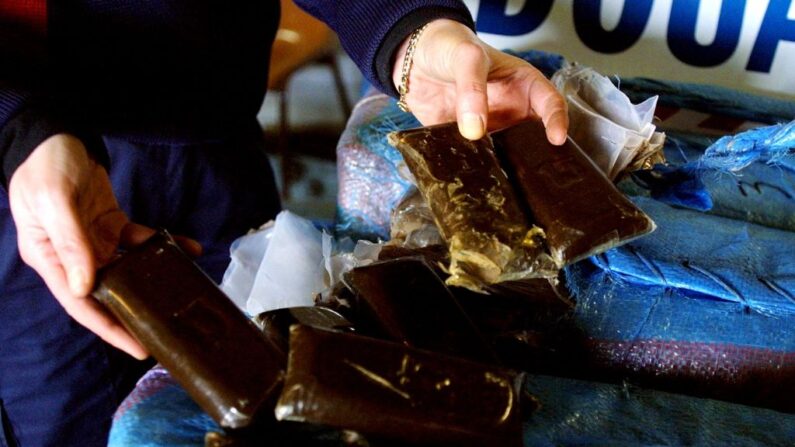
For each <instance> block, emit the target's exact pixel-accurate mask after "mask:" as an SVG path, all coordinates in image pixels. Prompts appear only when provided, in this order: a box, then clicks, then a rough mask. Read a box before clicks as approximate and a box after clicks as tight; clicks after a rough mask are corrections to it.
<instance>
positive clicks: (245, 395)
mask: <svg viewBox="0 0 795 447" xmlns="http://www.w3.org/2000/svg"><path fill="white" fill-rule="evenodd" d="M93 294H94V296H95V297H96V298H97V299H98V300H99V301H100V302H102V303H103V304H104V305H105V306H106V307H107V308H108V309H110V311H111V312H112V313H113V314H114V315H115V316H116V318H117V319H118V320H119V321H121V323H122V324H123V325H124V326H125V327H126V328H127V329H128V330H129V331H130V332H131V333H132V334H133V335H134V336H135V337H136V338H137V339H138V340H139V341H140V342H141V344H143V345H144V346H145V347H146V348H147V349H148V350H149V352H151V353H152V355H153V356H154V357H155V359H157V360H158V361H159V362H160V363H162V364H163V366H164V367H165V368H166V369H168V371H169V372H170V373H171V375H172V376H173V377H174V379H175V380H177V382H179V384H180V385H181V386H182V387H183V388H184V389H185V390H186V391H187V392H188V393H189V394H190V396H191V397H192V398H193V399H194V400H195V401H196V403H198V404H199V405H200V406H201V407H202V408H203V409H204V410H205V411H206V412H207V413H208V414H209V415H210V416H212V417H213V419H215V421H216V422H218V424H220V425H221V426H223V427H228V428H241V427H245V426H248V425H249V424H251V423H252V422H253V421H255V420H256V419H259V416H261V415H262V416H264V417H266V418H272V413H271V412H272V410H273V403H274V402H275V400H276V396H277V393H278V391H279V389H280V387H281V384H282V380H283V376H284V367H285V363H286V358H285V356H284V353H283V352H282V351H281V350H280V349H279V348H278V347H277V346H275V345H274V344H273V343H272V342H271V341H269V340H268V339H266V338H265V337H264V336H263V335H262V334H261V333H260V331H259V330H258V329H257V327H256V326H255V325H254V324H253V323H252V322H250V321H249V320H248V319H247V318H246V317H245V315H243V313H241V312H240V310H238V309H237V307H235V305H234V304H233V303H232V302H231V301H230V300H229V298H227V297H226V296H225V295H224V294H223V292H221V290H220V289H219V288H218V287H217V286H216V285H215V283H213V281H212V280H211V279H210V278H209V277H207V276H206V275H205V274H204V272H202V271H201V269H199V268H198V267H197V266H196V264H194V263H193V261H191V259H190V258H189V257H188V256H187V255H186V254H185V253H183V252H182V250H181V249H180V248H179V247H178V246H177V244H176V243H175V242H174V240H173V239H172V238H171V237H170V236H169V235H168V234H167V233H165V232H161V233H158V234H156V235H155V236H153V237H152V238H150V239H149V240H148V241H147V242H145V243H144V244H142V245H141V246H139V247H136V248H135V249H133V250H131V251H129V252H127V253H125V254H124V255H122V256H121V257H119V258H118V259H116V260H115V261H113V262H112V263H111V264H109V265H107V266H106V267H105V268H103V269H102V270H101V271H100V272H99V274H98V277H97V286H96V289H95V290H94V292H93Z"/></svg>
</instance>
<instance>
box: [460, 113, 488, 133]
mask: <svg viewBox="0 0 795 447" xmlns="http://www.w3.org/2000/svg"><path fill="white" fill-rule="evenodd" d="M458 131H459V132H461V135H463V136H464V137H465V138H468V139H470V140H477V139H479V138H482V137H483V133H484V132H485V129H483V120H482V119H480V115H478V114H477V113H472V112H465V113H463V114H462V115H461V121H460V122H459V123H458Z"/></svg>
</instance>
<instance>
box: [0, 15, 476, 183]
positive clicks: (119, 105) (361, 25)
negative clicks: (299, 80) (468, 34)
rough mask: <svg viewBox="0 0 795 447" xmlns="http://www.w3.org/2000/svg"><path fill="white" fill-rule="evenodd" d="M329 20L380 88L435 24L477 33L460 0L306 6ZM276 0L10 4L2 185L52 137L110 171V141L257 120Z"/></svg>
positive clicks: (3, 41) (2, 30) (2, 74)
mask: <svg viewBox="0 0 795 447" xmlns="http://www.w3.org/2000/svg"><path fill="white" fill-rule="evenodd" d="M296 3H297V4H299V5H300V6H302V7H303V8H304V9H306V10H308V11H309V12H311V13H312V14H313V15H315V16H317V17H318V18H320V19H321V20H323V21H324V22H326V23H328V24H329V25H330V26H331V28H332V29H334V30H335V31H336V32H337V34H338V35H339V37H340V41H341V42H342V45H343V47H344V48H345V50H346V51H347V52H348V54H349V55H350V56H351V58H352V59H353V60H354V62H355V63H356V64H357V65H358V66H359V68H360V69H361V70H362V73H363V74H364V75H365V77H366V78H367V79H368V80H369V81H370V82H372V83H373V84H375V85H376V86H377V87H379V88H380V89H382V90H383V91H386V92H388V93H392V94H395V92H394V87H393V86H392V85H391V78H390V73H391V59H392V55H393V53H394V51H395V49H396V48H397V47H398V46H399V45H400V42H402V41H403V39H404V38H405V37H406V36H407V35H408V34H409V33H410V32H411V30H413V29H415V28H417V27H419V26H421V25H422V24H423V23H425V22H428V21H430V20H433V19H435V18H442V17H446V18H452V19H455V20H459V21H461V22H464V23H467V24H468V25H469V26H473V24H472V19H471V17H470V15H469V12H468V11H467V9H466V7H465V6H464V5H463V3H462V2H461V1H460V0H296ZM278 17H279V2H278V1H276V0H260V1H239V2H222V1H220V0H148V1H146V2H140V1H133V0H69V1H66V0H57V1H56V0H51V1H49V2H47V1H46V0H11V1H10V2H9V1H6V2H0V61H2V62H0V163H1V164H2V166H1V167H2V169H0V185H2V186H7V184H8V180H9V179H10V177H11V175H12V174H13V172H14V170H15V169H16V168H17V167H18V166H19V164H21V163H22V162H23V161H24V160H25V158H27V156H28V155H29V154H30V152H32V150H33V149H34V148H35V147H36V146H37V145H38V144H39V143H41V141H43V140H44V139H46V138H47V137H49V136H51V135H53V134H56V133H59V132H68V133H72V134H74V135H77V136H78V137H80V138H81V139H82V140H83V141H84V143H86V146H87V147H88V149H89V152H91V154H92V155H93V156H94V157H95V158H97V159H98V160H99V161H101V162H103V163H107V156H106V154H105V151H104V148H103V147H102V143H101V139H100V138H99V136H100V135H102V134H116V135H127V136H130V137H132V138H136V139H139V140H145V141H150V142H154V143H157V142H163V143H167V142H170V141H175V140H178V141H185V140H191V139H197V138H212V137H214V136H222V135H226V134H228V133H229V132H234V131H235V130H236V126H240V125H241V124H242V123H245V124H250V123H251V122H252V121H253V120H254V119H255V117H256V114H257V111H258V110H259V107H260V105H261V104H262V100H263V97H264V95H265V89H266V86H267V78H268V60H269V56H270V46H271V44H272V41H273V37H274V34H275V31H276V29H277V26H278Z"/></svg>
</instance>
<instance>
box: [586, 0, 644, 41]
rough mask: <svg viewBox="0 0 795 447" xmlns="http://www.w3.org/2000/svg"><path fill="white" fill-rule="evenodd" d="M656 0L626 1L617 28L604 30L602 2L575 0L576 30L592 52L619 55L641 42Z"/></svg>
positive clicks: (600, 0)
mask: <svg viewBox="0 0 795 447" xmlns="http://www.w3.org/2000/svg"><path fill="white" fill-rule="evenodd" d="M653 3H654V2H653V0H626V1H625V2H624V10H623V11H622V12H621V19H620V20H619V22H618V26H616V29H614V30H612V31H607V30H605V29H604V28H603V27H602V23H601V20H600V11H601V9H602V0H574V29H575V30H576V31H577V35H578V36H580V40H582V42H583V43H584V44H585V45H586V46H587V47H588V48H590V49H592V50H594V51H599V52H601V53H619V52H621V51H624V50H626V49H627V48H629V47H631V46H632V45H634V44H635V42H637V41H638V39H639V38H640V35H641V34H643V30H644V29H645V28H646V23H648V21H649V15H650V14H651V7H652V4H653Z"/></svg>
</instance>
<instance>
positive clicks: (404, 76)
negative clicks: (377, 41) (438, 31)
mask: <svg viewBox="0 0 795 447" xmlns="http://www.w3.org/2000/svg"><path fill="white" fill-rule="evenodd" d="M427 27H428V24H427V23H426V24H425V25H422V26H421V27H419V28H417V29H416V30H414V32H413V33H411V37H409V46H408V47H407V48H406V55H405V56H404V57H403V71H402V72H401V73H400V87H399V88H398V93H399V94H400V98H399V99H398V103H397V105H398V107H400V110H402V111H404V112H409V111H410V110H409V106H408V104H406V95H407V94H408V93H409V72H410V71H411V64H412V63H413V62H414V50H415V49H416V48H417V42H418V41H419V40H420V34H422V32H423V31H425V28H427Z"/></svg>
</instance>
